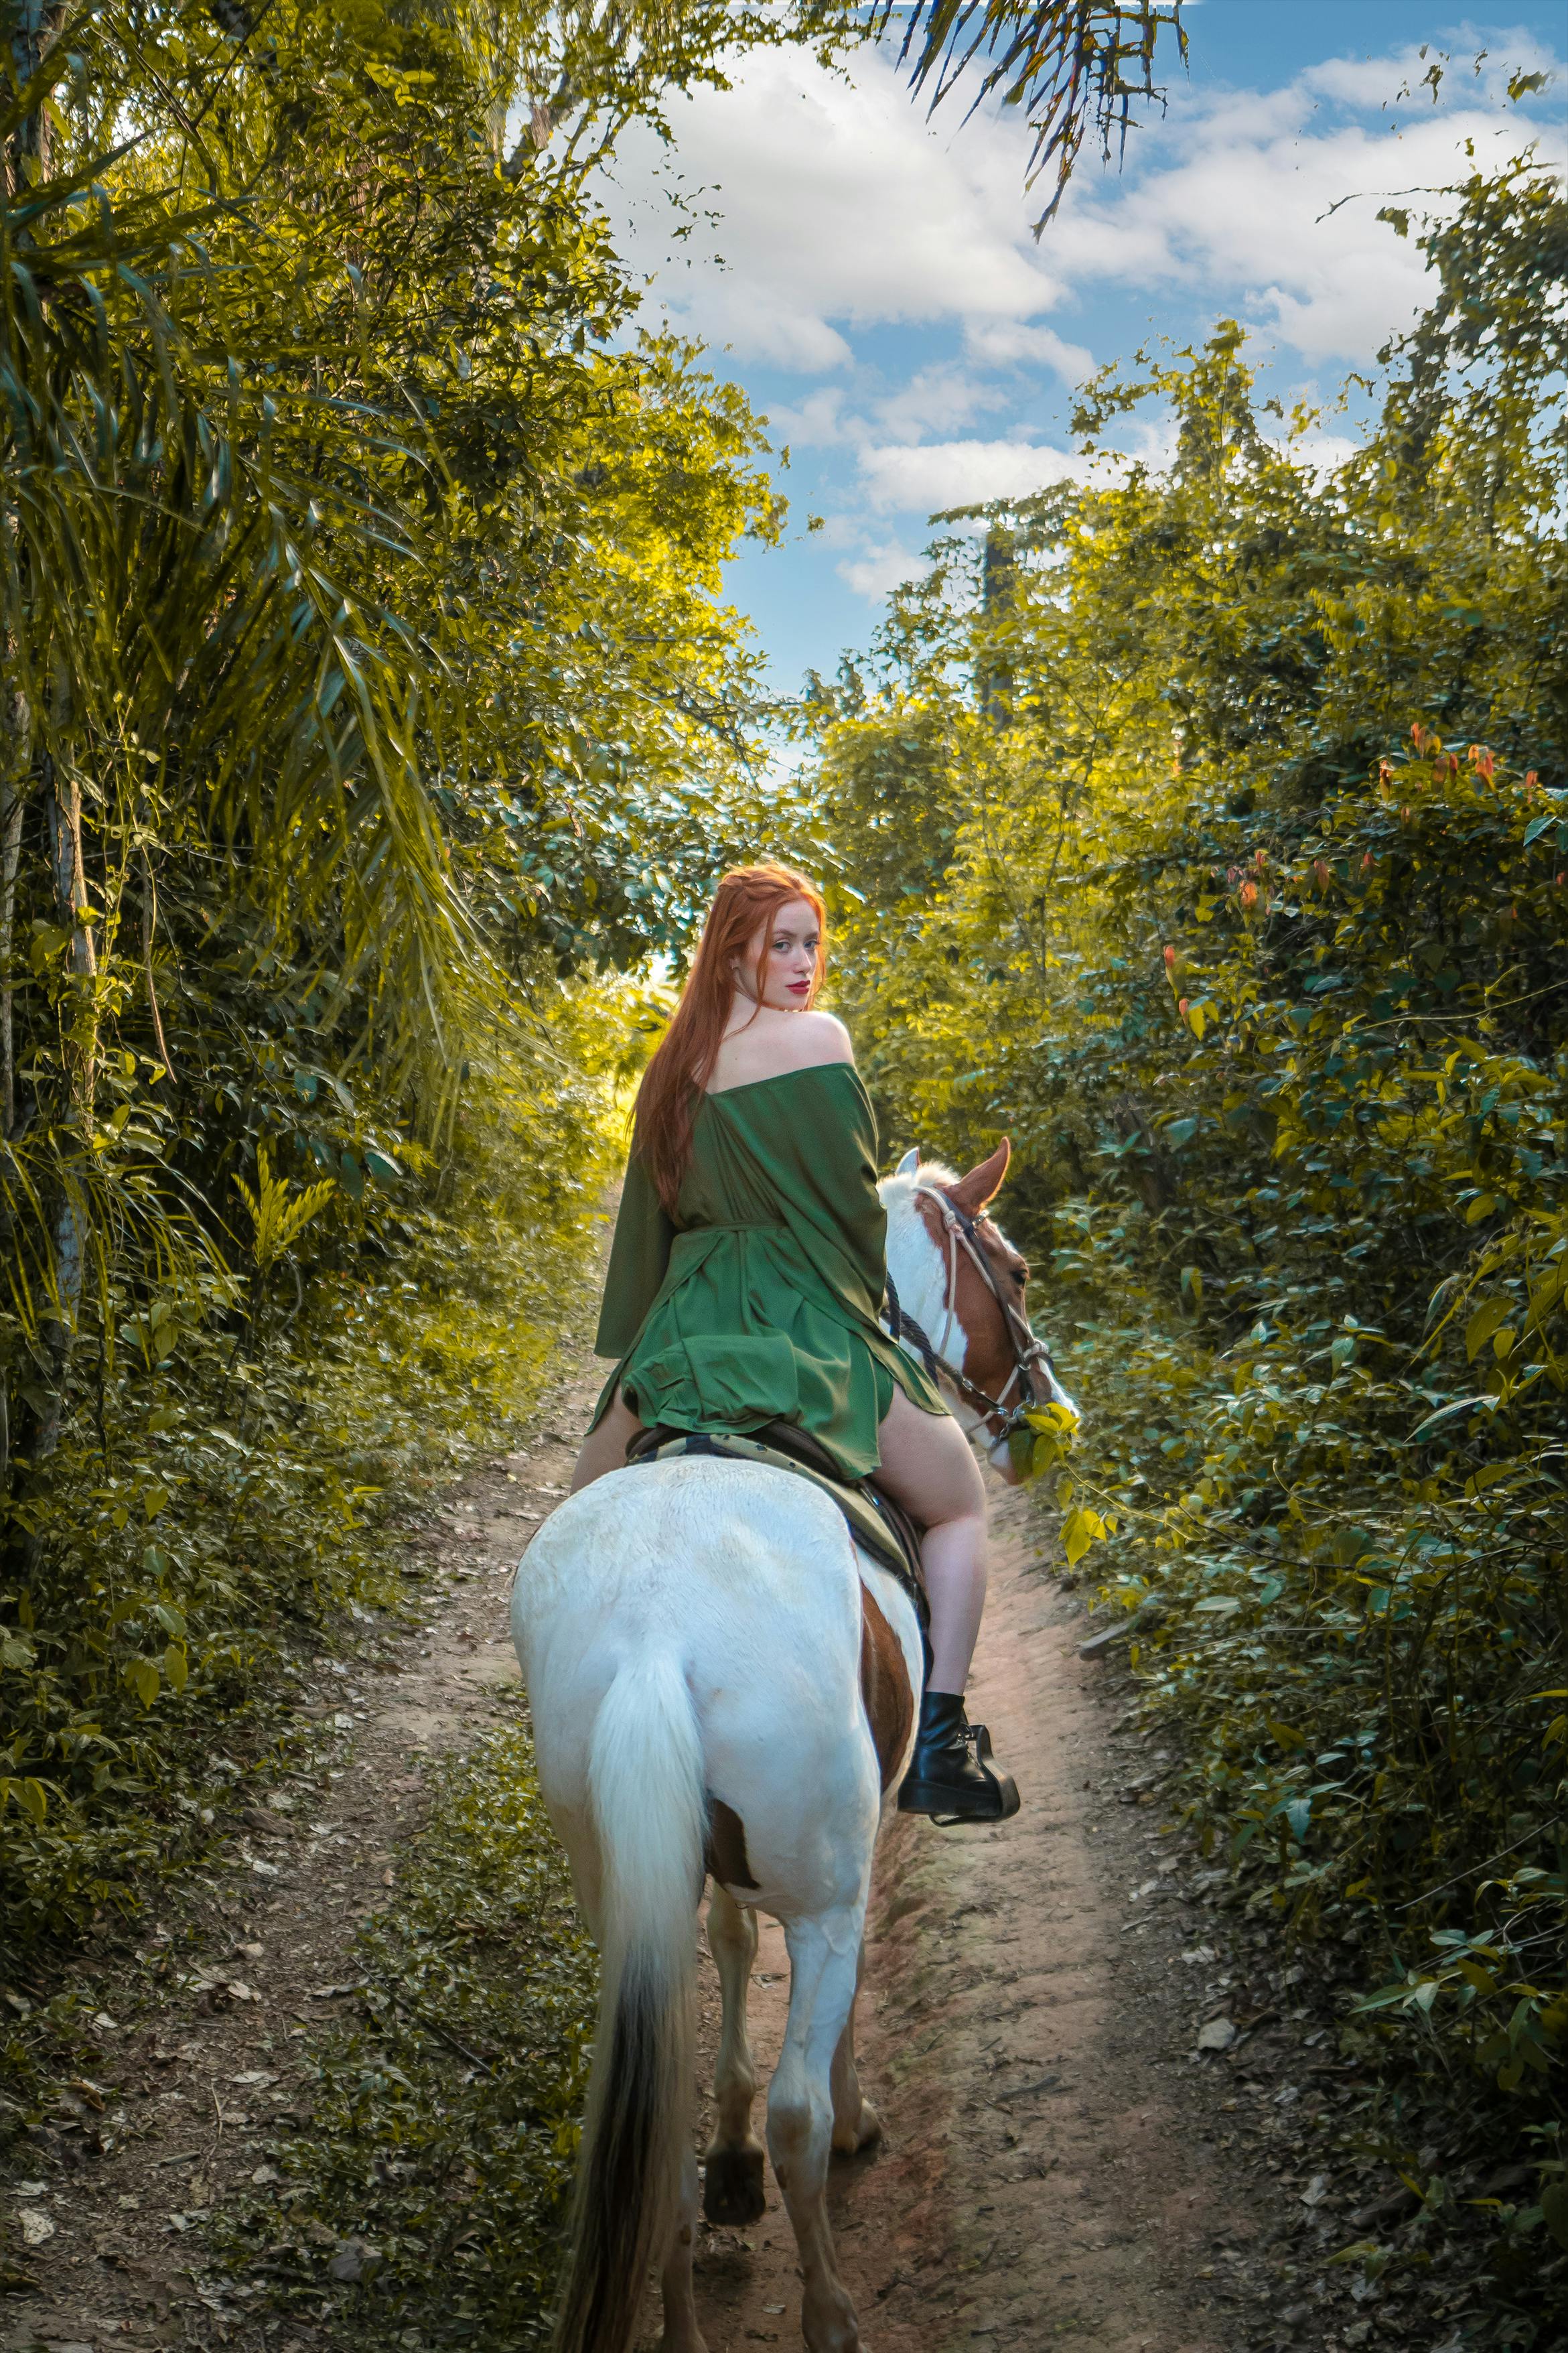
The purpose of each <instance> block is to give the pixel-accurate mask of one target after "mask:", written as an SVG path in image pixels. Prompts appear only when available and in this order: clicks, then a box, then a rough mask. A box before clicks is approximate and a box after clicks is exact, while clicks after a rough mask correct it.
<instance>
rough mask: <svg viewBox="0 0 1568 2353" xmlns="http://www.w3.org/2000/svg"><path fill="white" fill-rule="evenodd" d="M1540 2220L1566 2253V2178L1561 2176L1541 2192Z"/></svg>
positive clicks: (1567, 2189) (1567, 2217) (1567, 2197)
mask: <svg viewBox="0 0 1568 2353" xmlns="http://www.w3.org/2000/svg"><path fill="white" fill-rule="evenodd" d="M1541 2219H1542V2221H1543V2222H1544V2223H1545V2225H1546V2228H1547V2230H1548V2232H1550V2233H1551V2235H1552V2238H1553V2239H1555V2240H1556V2242H1557V2244H1558V2245H1559V2246H1560V2247H1562V2248H1563V2249H1564V2250H1565V2251H1568V2178H1565V2177H1564V2176H1563V2175H1562V2174H1559V2175H1558V2176H1557V2178H1556V2179H1555V2180H1553V2181H1549V2182H1547V2183H1546V2185H1545V2187H1544V2188H1543V2189H1542V2192H1541Z"/></svg>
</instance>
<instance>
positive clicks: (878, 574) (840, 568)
mask: <svg viewBox="0 0 1568 2353" xmlns="http://www.w3.org/2000/svg"><path fill="white" fill-rule="evenodd" d="M835 568H836V569H837V574H838V577H839V578H840V580H843V581H845V582H847V585H848V586H850V587H851V588H853V589H854V591H855V594H856V595H857V596H864V597H865V598H866V600H867V602H868V604H871V605H879V604H880V603H881V601H882V599H883V597H884V596H886V595H887V594H888V591H889V589H890V588H897V587H898V586H900V583H901V582H903V581H905V580H912V579H913V578H914V577H915V575H916V574H917V573H919V572H923V571H924V570H925V564H924V561H923V559H922V558H921V557H920V556H918V555H914V554H910V550H909V549H908V548H907V547H902V546H900V543H898V541H897V540H881V541H879V542H876V543H873V544H871V545H868V547H867V548H866V549H865V551H864V553H863V554H860V555H859V556H858V557H856V558H855V560H854V561H853V562H851V563H845V564H840V565H837V566H836V567H835Z"/></svg>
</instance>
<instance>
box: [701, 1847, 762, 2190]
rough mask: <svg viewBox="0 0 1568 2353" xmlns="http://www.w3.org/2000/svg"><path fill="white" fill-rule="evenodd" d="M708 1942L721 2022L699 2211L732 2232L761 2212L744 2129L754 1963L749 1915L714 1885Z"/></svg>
mask: <svg viewBox="0 0 1568 2353" xmlns="http://www.w3.org/2000/svg"><path fill="white" fill-rule="evenodd" d="M708 1944H709V1948H710V1951H711V1953H712V1955H713V1959H714V1964H715V1966H716V1967H717V1968H718V1971H719V1983H720V1985H721V1988H722V1989H723V1995H724V2022H723V2026H722V2029H721V2032H720V2038H719V2064H718V2067H717V2069H716V2070H715V2072H714V2077H713V2105H714V2107H715V2109H716V2111H717V2114H716V2116H715V2118H714V2124H713V2138H712V2140H711V2141H710V2143H709V2147H708V2158H707V2163H708V2174H707V2180H706V2183H705V2186H704V2189H703V2195H702V2211H703V2212H704V2213H705V2214H706V2215H707V2217H708V2220H709V2221H710V2222H724V2223H729V2224H731V2226H734V2227H739V2226H741V2225H742V2224H744V2223H747V2222H755V2221H759V2220H760V2219H761V2217H762V2215H763V2211H764V2210H765V2206H766V2200H765V2199H764V2196H763V2144H762V2142H761V2141H760V2140H759V2139H758V2138H757V2137H756V2135H755V2134H754V2133H753V2132H752V2101H753V2100H754V2099H755V2098H756V2096H757V2071H756V2067H755V2064H754V2063H753V2061H752V2046H751V2042H750V2041H749V2039H748V2037H747V2033H746V1989H747V1988H748V1986H749V1985H750V1983H751V1978H752V1962H753V1961H754V1960H755V1959H756V1957H757V1915H756V1914H755V1913H754V1912H751V1911H748V1910H747V1909H746V1908H745V1907H744V1906H743V1905H740V1904H737V1903H736V1901H735V1899H734V1897H733V1896H732V1895H731V1894H727V1892H726V1891H725V1890H724V1889H723V1888H722V1887H721V1886H720V1885H719V1884H718V1883H717V1882H715V1883H714V1887H713V1900H712V1902H711V1903H710V1905H709V1906H708Z"/></svg>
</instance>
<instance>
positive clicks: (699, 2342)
mask: <svg viewBox="0 0 1568 2353" xmlns="http://www.w3.org/2000/svg"><path fill="white" fill-rule="evenodd" d="M696 2234H697V2159H696V2157H695V2156H694V2155H693V2153H692V2152H691V2151H690V2150H689V2149H688V2151H687V2153H686V2158H685V2160H684V2163H683V2164H682V2166H681V2171H680V2215H679V2221H677V2223H676V2226H675V2243H674V2244H673V2246H672V2247H671V2248H670V2251H669V2259H668V2262H667V2263H666V2264H665V2267H664V2272H663V2274H662V2277H661V2280H660V2285H661V2287H662V2289H663V2294H664V2335H663V2336H662V2337H660V2339H659V2347H658V2353H708V2342H707V2339H706V2338H705V2337H704V2336H703V2334H702V2331H701V2329H700V2327H698V2325H697V2305H696V2301H695V2299H694V2297H693V2295H692V2293H691V2242H692V2240H693V2239H694V2238H695V2236H696Z"/></svg>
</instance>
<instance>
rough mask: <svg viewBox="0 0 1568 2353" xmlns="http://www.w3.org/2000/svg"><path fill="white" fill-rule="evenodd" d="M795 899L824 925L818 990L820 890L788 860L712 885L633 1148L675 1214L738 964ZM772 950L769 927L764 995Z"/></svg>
mask: <svg viewBox="0 0 1568 2353" xmlns="http://www.w3.org/2000/svg"><path fill="white" fill-rule="evenodd" d="M793 899H804V900H805V902H806V904H807V906H808V907H810V909H811V910H812V913H814V914H815V915H816V921H817V924H818V927H819V929H818V938H817V943H816V979H815V981H814V982H813V983H812V992H811V993H812V996H813V997H816V992H817V990H818V989H819V988H820V987H821V986H822V974H823V968H824V966H825V965H826V961H827V916H826V910H825V909H824V907H823V903H822V893H821V892H820V891H819V890H818V889H817V887H816V883H815V882H808V881H806V878H805V875H804V874H795V873H794V872H792V871H791V870H790V868H789V867H787V866H737V867H733V868H732V869H731V871H730V872H729V873H728V874H726V875H725V877H724V879H723V881H721V883H720V885H719V888H718V890H717V891H716V892H714V893H713V904H712V905H711V906H710V908H709V910H708V920H707V922H706V923H704V924H703V926H702V937H701V939H700V941H699V942H698V945H697V954H696V955H695V956H694V957H693V959H692V964H691V970H690V971H689V973H688V975H687V976H686V986H685V987H684V988H683V989H682V990H681V992H680V1002H679V1005H678V1006H677V1007H676V1008H675V1016H674V1018H673V1019H672V1020H671V1022H670V1025H669V1027H668V1029H667V1030H666V1031H665V1033H664V1036H663V1038H662V1039H661V1040H660V1042H659V1047H658V1052H657V1053H656V1054H655V1056H654V1058H653V1060H652V1061H651V1062H650V1063H649V1064H648V1066H647V1070H646V1071H644V1073H643V1082H642V1085H641V1086H640V1087H639V1088H638V1090H637V1126H636V1133H635V1135H634V1140H633V1145H632V1148H633V1150H634V1151H635V1152H637V1153H640V1155H642V1160H643V1164H644V1166H646V1168H647V1172H648V1175H649V1176H651V1177H652V1179H653V1181H654V1185H655V1187H657V1189H658V1198H659V1199H660V1200H661V1201H662V1202H663V1203H664V1206H665V1208H667V1209H668V1211H669V1212H670V1213H671V1215H672V1216H673V1214H674V1210H675V1204H676V1200H677V1198H678V1196H679V1192H680V1182H681V1179H682V1177H683V1176H685V1174H686V1164H687V1161H688V1160H689V1158H690V1155H691V1124H692V1122H693V1120H694V1119H695V1118H696V1116H697V1098H698V1096H699V1095H700V1092H701V1091H702V1089H703V1088H704V1087H705V1086H706V1085H707V1083H708V1079H709V1074H710V1071H712V1068H713V1064H714V1060H715V1059H716V1057H717V1055H718V1052H719V1048H720V1045H721V1042H722V1039H723V1036H724V1031H725V1029H726V1027H727V1025H728V1023H729V1019H730V1015H731V1011H732V1010H733V1008H734V1003H735V975H734V969H733V967H734V965H736V964H737V963H738V962H739V960H740V959H741V958H742V956H743V955H745V953H746V951H747V949H748V948H749V947H750V946H751V944H752V940H753V939H754V938H755V936H756V934H757V933H758V932H759V931H760V930H762V929H763V926H764V925H767V926H769V927H770V928H771V926H772V923H773V918H774V916H775V915H776V914H777V913H778V912H779V909H780V908H781V907H785V906H787V905H788V904H789V902H791V900H793ZM767 955H768V942H767V938H766V936H765V934H764V937H763V947H762V954H761V955H759V957H758V958H757V965H756V973H755V976H754V991H755V994H756V995H757V997H758V999H759V1001H760V1000H761V995H762V985H763V965H765V964H766V962H767Z"/></svg>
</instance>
